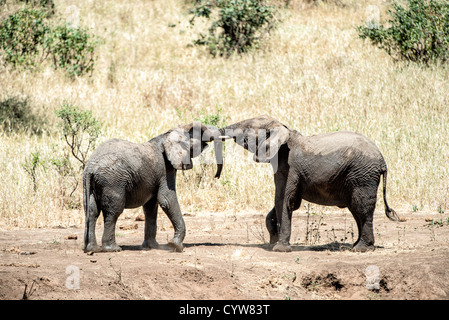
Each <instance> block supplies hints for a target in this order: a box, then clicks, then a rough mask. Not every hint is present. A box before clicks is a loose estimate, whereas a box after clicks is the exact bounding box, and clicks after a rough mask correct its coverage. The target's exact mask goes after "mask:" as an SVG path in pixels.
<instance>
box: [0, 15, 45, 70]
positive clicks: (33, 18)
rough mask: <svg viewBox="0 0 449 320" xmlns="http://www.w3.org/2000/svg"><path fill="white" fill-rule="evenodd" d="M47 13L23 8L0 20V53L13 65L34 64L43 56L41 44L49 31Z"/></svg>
mask: <svg viewBox="0 0 449 320" xmlns="http://www.w3.org/2000/svg"><path fill="white" fill-rule="evenodd" d="M46 17H47V13H45V12H43V11H40V10H37V9H33V8H25V9H22V10H19V11H17V12H16V13H14V14H12V15H10V16H9V17H7V18H6V19H4V20H3V21H1V22H0V53H1V55H2V56H3V58H4V59H5V61H6V62H8V63H11V64H13V65H14V66H20V65H24V66H34V65H36V63H37V62H38V61H39V60H40V59H39V58H41V59H42V58H43V44H44V40H45V36H46V34H47V33H48V31H49V27H48V24H47V23H46V21H45V18H46Z"/></svg>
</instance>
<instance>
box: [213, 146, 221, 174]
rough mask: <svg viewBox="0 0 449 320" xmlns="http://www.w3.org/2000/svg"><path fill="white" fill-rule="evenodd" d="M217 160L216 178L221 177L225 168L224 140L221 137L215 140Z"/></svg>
mask: <svg viewBox="0 0 449 320" xmlns="http://www.w3.org/2000/svg"><path fill="white" fill-rule="evenodd" d="M214 151H215V161H216V163H217V172H216V173H215V178H217V179H220V175H221V171H222V170H223V141H222V140H221V139H215V140H214Z"/></svg>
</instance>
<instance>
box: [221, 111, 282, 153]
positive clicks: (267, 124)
mask: <svg viewBox="0 0 449 320" xmlns="http://www.w3.org/2000/svg"><path fill="white" fill-rule="evenodd" d="M220 133H221V136H220V137H221V138H224V139H234V141H235V142H236V143H237V144H239V145H240V146H242V147H243V148H245V149H246V150H248V151H250V152H252V153H254V157H253V159H254V161H256V162H270V161H272V160H273V158H274V157H275V155H276V154H277V152H278V151H279V148H280V147H281V146H282V145H283V144H285V143H287V141H288V139H289V136H290V129H289V128H287V127H286V126H285V125H283V124H282V123H280V122H279V121H277V120H276V119H274V118H272V117H269V116H259V117H256V118H252V119H247V120H243V121H240V122H237V123H234V124H232V125H229V126H227V127H223V128H221V129H220Z"/></svg>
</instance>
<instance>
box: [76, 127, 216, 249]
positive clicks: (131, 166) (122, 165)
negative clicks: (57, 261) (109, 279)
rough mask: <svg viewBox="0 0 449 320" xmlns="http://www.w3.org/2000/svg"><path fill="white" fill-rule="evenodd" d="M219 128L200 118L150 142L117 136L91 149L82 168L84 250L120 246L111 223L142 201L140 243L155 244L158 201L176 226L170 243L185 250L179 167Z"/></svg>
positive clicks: (189, 163) (188, 164) (187, 166)
mask: <svg viewBox="0 0 449 320" xmlns="http://www.w3.org/2000/svg"><path fill="white" fill-rule="evenodd" d="M217 133H218V130H217V128H215V127H208V126H205V125H204V124H201V123H199V122H194V123H191V124H188V125H183V126H179V127H177V128H173V129H171V130H169V131H168V132H166V133H164V134H161V135H159V136H156V137H154V138H153V139H151V140H149V141H148V142H145V143H142V144H137V143H133V142H129V141H126V140H121V139H111V140H107V141H106V142H104V143H102V144H101V145H99V146H98V148H97V149H96V150H95V151H94V152H93V154H92V155H91V157H90V158H89V160H88V161H87V163H86V166H85V169H84V172H83V189H84V190H83V200H84V210H85V216H86V225H85V233H84V251H85V252H89V251H93V252H98V251H120V250H121V248H120V247H119V246H118V245H117V243H116V240H115V225H116V222H117V219H118V217H119V215H120V214H121V213H122V212H123V210H124V209H125V208H137V207H140V206H143V211H144V214H145V231H144V234H145V236H144V241H143V243H142V248H144V249H150V248H157V247H158V243H157V241H156V231H157V224H156V220H157V210H158V205H159V206H160V207H161V208H162V210H163V211H164V212H165V213H166V214H167V216H168V218H169V219H170V221H171V223H172V224H173V227H174V237H173V239H172V240H170V241H169V243H168V245H169V246H170V247H171V248H172V249H173V250H174V251H177V252H181V251H182V250H183V243H182V242H183V240H184V237H185V234H186V227H185V223H184V219H183V217H182V214H181V210H180V206H179V203H178V199H177V194H176V172H177V170H188V169H191V168H192V167H193V164H192V158H193V157H196V156H198V155H199V154H200V153H201V152H202V151H203V150H204V149H205V148H206V147H207V142H210V141H213V140H214V139H215V138H217V135H216V134H217ZM221 143H222V142H221V141H220V140H219V139H215V141H214V148H215V150H216V153H215V154H216V156H217V173H216V177H217V178H219V177H220V172H221V168H222V160H220V159H219V157H220V156H221V149H222V146H221ZM100 212H103V218H104V232H103V237H102V246H101V247H100V246H98V245H97V241H96V237H95V224H96V221H97V218H98V216H99V214H100Z"/></svg>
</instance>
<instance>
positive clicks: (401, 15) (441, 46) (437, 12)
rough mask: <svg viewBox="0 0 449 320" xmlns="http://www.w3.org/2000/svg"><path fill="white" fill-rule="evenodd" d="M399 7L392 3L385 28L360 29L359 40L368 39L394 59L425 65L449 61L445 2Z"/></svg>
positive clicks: (424, 0)
mask: <svg viewBox="0 0 449 320" xmlns="http://www.w3.org/2000/svg"><path fill="white" fill-rule="evenodd" d="M407 3H408V6H406V7H403V6H401V5H400V4H399V3H397V2H393V10H389V11H388V14H389V15H390V19H389V20H388V25H389V26H388V27H384V26H382V25H381V26H372V25H368V26H360V27H358V28H357V31H358V33H359V36H360V37H361V38H362V39H366V38H368V39H370V40H371V42H372V43H373V44H374V45H377V46H378V47H379V48H381V49H384V50H386V51H387V53H388V54H389V55H390V56H392V57H393V58H394V59H401V60H407V61H413V62H418V63H424V64H428V63H429V62H436V61H442V62H445V61H447V59H448V58H449V2H448V1H444V0H407Z"/></svg>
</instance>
